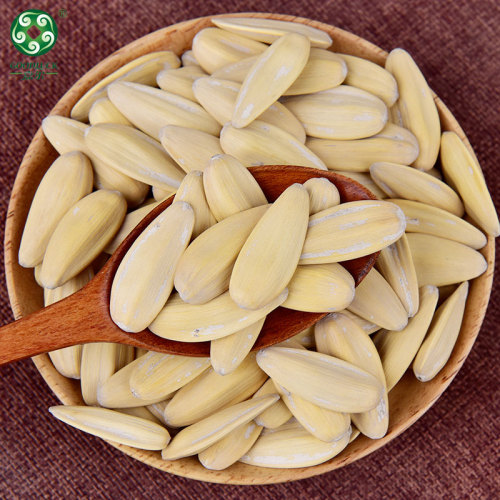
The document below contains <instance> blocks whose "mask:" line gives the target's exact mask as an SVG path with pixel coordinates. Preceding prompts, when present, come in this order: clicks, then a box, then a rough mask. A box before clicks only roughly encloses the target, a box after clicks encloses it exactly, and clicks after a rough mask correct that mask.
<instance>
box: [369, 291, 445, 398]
mask: <svg viewBox="0 0 500 500" xmlns="http://www.w3.org/2000/svg"><path fill="white" fill-rule="evenodd" d="M438 295H439V292H438V289H437V288H436V287H435V286H432V285H425V286H423V287H421V288H420V297H419V303H420V307H419V309H418V312H417V314H415V316H413V318H410V320H409V321H408V325H407V326H406V327H405V328H404V329H403V330H400V331H391V330H381V331H380V332H378V333H376V334H375V336H374V337H373V342H374V343H375V346H376V347H377V351H378V353H379V355H380V359H381V361H382V366H383V368H384V373H385V379H386V383H387V391H390V390H391V389H392V388H393V387H394V386H395V385H396V384H397V383H398V382H399V380H400V379H401V377H402V376H403V375H404V373H405V372H406V370H407V368H408V367H409V366H410V365H411V362H412V361H413V358H414V357H415V354H417V351H418V349H419V347H420V345H421V344H422V341H423V340H424V337H425V334H426V332H427V330H428V328H429V325H430V324H431V320H432V317H433V315H434V311H435V309H436V304H437V301H438Z"/></svg>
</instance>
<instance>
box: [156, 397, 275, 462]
mask: <svg viewBox="0 0 500 500" xmlns="http://www.w3.org/2000/svg"><path fill="white" fill-rule="evenodd" d="M277 399H278V395H277V394H270V395H268V396H262V397H260V398H253V399H249V400H248V401H243V402H242V403H237V404H235V405H233V406H230V407H228V408H224V409H222V410H219V411H218V412H216V413H214V414H213V415H210V416H208V417H206V418H204V419H202V420H200V421H198V422H196V423H194V424H192V425H190V426H189V427H186V428H184V429H182V430H181V431H180V432H179V433H178V434H177V435H176V436H175V437H174V439H172V441H171V442H170V444H169V445H168V446H167V447H166V448H165V449H164V450H163V451H162V453H161V457H162V458H163V460H176V459H178V458H182V457H188V456H190V455H195V454H197V453H200V452H202V451H203V450H205V449H207V448H208V447H209V446H212V445H213V444H215V443H216V442H217V441H219V440H220V439H222V438H224V437H225V436H227V435H228V434H229V433H230V432H231V431H233V430H235V429H236V428H238V427H239V426H240V425H243V424H246V423H248V422H250V421H251V420H253V418H254V417H256V416H257V415H258V414H259V413H261V412H262V411H264V410H265V409H266V408H268V407H269V406H270V405H272V404H273V403H274V402H275V401H276V400H277Z"/></svg>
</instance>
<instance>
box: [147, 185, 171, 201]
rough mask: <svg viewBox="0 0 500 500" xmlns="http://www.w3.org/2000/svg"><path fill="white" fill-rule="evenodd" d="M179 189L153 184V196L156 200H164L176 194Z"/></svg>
mask: <svg viewBox="0 0 500 500" xmlns="http://www.w3.org/2000/svg"><path fill="white" fill-rule="evenodd" d="M176 191H177V188H172V187H170V188H166V187H161V188H160V187H158V186H153V189H152V192H153V198H154V199H155V201H163V200H166V199H167V198H169V197H170V196H172V195H174V194H175V193H176Z"/></svg>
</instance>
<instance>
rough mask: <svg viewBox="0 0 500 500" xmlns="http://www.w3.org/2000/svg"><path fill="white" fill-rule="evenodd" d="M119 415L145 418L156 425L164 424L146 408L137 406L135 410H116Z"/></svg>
mask: <svg viewBox="0 0 500 500" xmlns="http://www.w3.org/2000/svg"><path fill="white" fill-rule="evenodd" d="M115 411H117V412H119V413H124V414H125V415H131V416H133V417H139V418H143V419H144V420H149V421H150V422H154V423H155V424H161V425H163V424H162V421H161V420H160V419H158V418H156V417H155V416H154V415H153V414H152V413H151V412H150V411H149V410H148V409H147V408H146V407H145V406H137V407H135V408H120V409H118V410H115Z"/></svg>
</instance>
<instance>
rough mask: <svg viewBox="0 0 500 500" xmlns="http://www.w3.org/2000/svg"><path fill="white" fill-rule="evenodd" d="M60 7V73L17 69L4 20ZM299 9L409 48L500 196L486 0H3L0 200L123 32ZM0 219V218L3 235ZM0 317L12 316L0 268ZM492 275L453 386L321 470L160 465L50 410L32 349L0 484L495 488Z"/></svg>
mask: <svg viewBox="0 0 500 500" xmlns="http://www.w3.org/2000/svg"><path fill="white" fill-rule="evenodd" d="M30 7H31V8H38V9H43V10H46V11H48V12H49V13H51V14H52V15H53V16H55V17H56V16H57V15H58V12H59V10H60V9H66V10H67V14H68V15H67V17H66V18H62V19H60V18H58V17H56V19H57V22H58V26H59V38H58V41H57V44H56V46H55V48H54V49H53V50H52V51H51V52H50V54H47V55H45V56H42V57H41V58H40V60H43V61H56V62H57V64H58V66H59V75H57V76H51V77H48V78H47V79H46V80H44V81H20V80H19V77H14V76H10V75H8V72H9V64H10V62H12V61H23V60H27V59H28V58H27V57H23V56H21V55H20V54H19V53H17V52H16V50H15V49H14V48H13V47H12V45H11V43H10V40H9V27H10V24H11V22H12V20H13V19H14V17H15V15H17V14H18V13H19V12H21V11H22V10H25V9H27V8H30ZM248 10H256V11H262V12H266V11H268V12H279V13H287V14H295V15H299V16H304V17H310V18H313V19H318V20H320V21H323V22H326V23H330V24H335V25H337V26H340V27H341V28H344V29H347V30H350V31H352V32H354V33H356V34H358V35H361V36H362V37H365V38H366V39H368V40H370V41H372V42H374V43H376V44H377V45H379V46H381V47H383V48H385V49H389V50H390V49H392V48H394V47H397V46H400V47H404V48H406V49H407V50H409V51H410V52H411V54H413V56H414V57H415V59H416V61H417V62H418V64H419V65H420V67H421V68H422V70H423V72H424V74H425V75H426V77H427V79H428V81H429V83H430V85H431V87H432V88H433V89H434V90H435V91H436V92H437V93H438V94H439V95H440V96H441V98H442V99H443V100H444V102H445V103H446V104H447V105H448V106H449V107H450V109H451V111H452V112H453V113H454V114H455V116H456V117H457V118H458V120H459V122H460V123H461V124H462V126H463V128H464V129H465V131H466V133H467V134H468V137H469V139H470V142H471V143H472V145H473V146H474V148H475V150H476V152H477V154H478V157H479V160H480V162H481V164H482V166H483V169H484V171H485V175H486V178H487V181H488V185H489V187H490V189H491V192H492V193H493V196H494V197H495V196H496V198H497V201H500V185H499V177H498V168H499V166H498V162H499V155H498V147H499V141H498V136H499V130H500V128H499V118H498V116H499V113H498V111H499V102H500V101H499V98H498V97H499V86H498V81H499V77H500V75H499V68H500V63H499V60H498V56H499V49H498V47H499V36H498V35H499V32H498V25H499V24H500V16H499V7H498V2H496V1H495V0H456V1H448V0H432V1H431V0H421V1H414V2H413V1H411V2H410V1H397V0H351V1H344V2H342V1H328V0H326V1H319V0H318V1H299V0H283V1H281V2H278V1H273V0H269V1H261V0H259V1H256V2H250V3H248V2H244V1H238V0H220V1H213V0H208V1H204V2H198V3H196V2H187V1H185V0H178V1H176V2H166V1H142V2H136V1H133V0H123V1H118V0H111V1H105V0H95V1H93V2H83V1H79V2H64V1H61V0H57V1H50V2H47V1H41V0H40V1H38V2H33V1H29V2H26V1H22V2H19V1H13V0H9V1H5V0H4V1H3V2H2V3H1V5H0V19H1V23H0V24H1V36H0V51H1V64H0V76H1V81H2V84H1V91H0V92H1V94H0V95H1V107H0V113H1V121H0V124H1V125H0V131H1V136H0V141H1V146H0V147H1V148H2V149H1V151H2V152H1V155H0V165H1V167H0V168H1V171H0V172H1V174H0V184H1V191H0V212H1V214H2V215H1V217H2V219H4V218H5V214H6V209H7V203H8V198H9V193H10V190H11V187H12V184H13V182H14V178H15V175H16V171H17V168H18V165H19V163H20V162H21V159H22V157H23V154H24V151H25V150H26V147H27V146H28V144H29V142H30V140H31V137H32V136H33V134H34V133H35V131H36V129H37V128H38V126H39V125H40V121H41V119H42V118H43V117H44V116H45V115H46V114H47V113H48V111H49V110H50V108H51V107H52V106H53V105H54V104H55V103H56V101H57V100H58V99H59V98H60V96H61V95H62V94H63V93H64V92H65V90H66V89H67V88H68V87H69V86H70V85H72V84H73V83H74V81H75V80H76V79H77V78H79V77H80V76H81V75H82V74H83V73H84V72H85V71H86V70H88V69H89V68H91V67H92V66H93V65H94V64H95V63H97V62H98V61H99V60H101V59H102V58H103V57H105V56H107V55H108V54H110V53H111V52H112V51H114V50H116V49H118V48H119V47H121V46H122V45H124V44H126V43H128V42H130V41H132V40H134V39H135V38H137V37H140V36H142V35H144V34H146V33H149V32H151V31H153V30H156V29H158V28H161V27H163V26H166V25H169V24H172V23H175V22H178V21H182V20H184V19H189V18H192V17H197V16H202V15H209V14H214V13H220V12H238V11H248ZM3 228H4V223H3V222H2V223H1V228H0V230H1V233H2V234H1V236H2V237H3ZM0 273H1V274H2V276H0V281H1V285H0V286H1V288H0V322H1V323H2V324H3V323H7V322H9V321H11V320H12V315H11V311H10V306H9V301H8V298H7V292H6V289H5V285H4V276H3V270H1V271H0ZM499 297H500V289H499V288H498V286H497V287H496V288H494V291H493V294H492V298H491V302H490V307H489V310H488V314H487V316H486V319H485V322H484V325H483V328H482V330H481V333H480V335H479V338H478V340H477V342H476V345H475V346H474V349H473V351H472V353H471V355H470V356H469V359H468V360H467V361H466V363H465V365H464V367H463V369H462V370H461V372H460V373H459V375H458V376H457V377H456V379H455V381H454V382H453V384H452V385H451V387H450V388H449V389H448V391H446V393H445V394H444V395H443V397H442V398H441V399H440V400H439V401H438V402H437V403H436V404H435V405H434V407H433V408H432V409H431V410H430V411H429V412H428V413H427V414H426V415H425V416H424V417H423V418H422V419H420V421H419V422H417V423H416V424H415V425H414V426H413V427H412V428H411V429H409V430H408V431H407V432H406V433H404V435H402V436H400V437H399V438H397V439H396V440H394V441H393V442H392V443H390V444H389V445H387V446H386V447H385V448H383V449H382V450H380V451H378V452H376V453H374V454H373V455H371V456H369V457H367V458H365V459H363V460H361V461H359V462H357V463H355V464H353V465H350V466H348V467H346V468H344V469H341V470H338V471H334V472H331V473H329V474H325V475H323V476H320V477H316V478H312V479H308V480H304V481H300V482H294V483H289V484H282V485H275V486H267V487H235V486H229V487H224V486H221V485H210V484H205V483H199V482H195V481H190V480H186V479H183V478H178V477H174V476H170V475H168V474H166V473H161V472H159V471H157V470H154V469H151V468H148V467H146V466H145V465H142V464H141V463H138V462H136V461H134V460H132V459H131V458H129V457H127V456H125V455H123V454H121V453H119V452H118V451H116V450H115V449H113V448H111V447H109V446H108V445H106V444H105V443H103V442H101V441H99V440H98V439H97V438H93V437H91V436H87V435H84V434H83V433H80V432H76V431H73V430H72V429H71V428H69V427H67V426H65V425H63V424H61V423H59V422H57V421H55V420H54V419H53V418H51V417H50V415H49V413H48V411H47V407H48V406H50V405H53V404H57V401H56V398H55V397H54V396H53V395H52V393H51V392H50V391H49V389H48V388H47V387H46V385H45V383H44V382H43V380H42V378H41V377H40V375H39V374H38V373H37V371H36V370H35V368H34V366H33V364H32V363H31V362H30V361H24V362H20V363H17V364H15V365H13V366H6V367H2V368H0V377H1V382H0V384H1V386H0V497H1V498H27V499H28V498H29V499H31V498H113V499H118V498H169V499H181V498H182V499H183V498H222V499H224V500H229V499H242V498H248V499H276V498H294V499H295V498H301V499H302V498H304V499H305V498H307V499H316V498H329V497H332V496H334V497H342V498H352V499H366V498H400V499H406V498H416V497H418V498H420V499H437V498H447V499H448V498H449V499H451V498H453V499H458V498H475V499H477V498H498V497H499V495H500V485H499V476H498V470H499V460H498V458H499V453H498V448H499V444H500V443H499V440H498V434H499V425H498V422H499V408H500V403H499V400H500V391H499V386H500V376H499V372H498V358H499V356H500V350H499V347H498V345H499V342H498V334H499V328H498V323H499V321H500V308H499Z"/></svg>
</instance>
